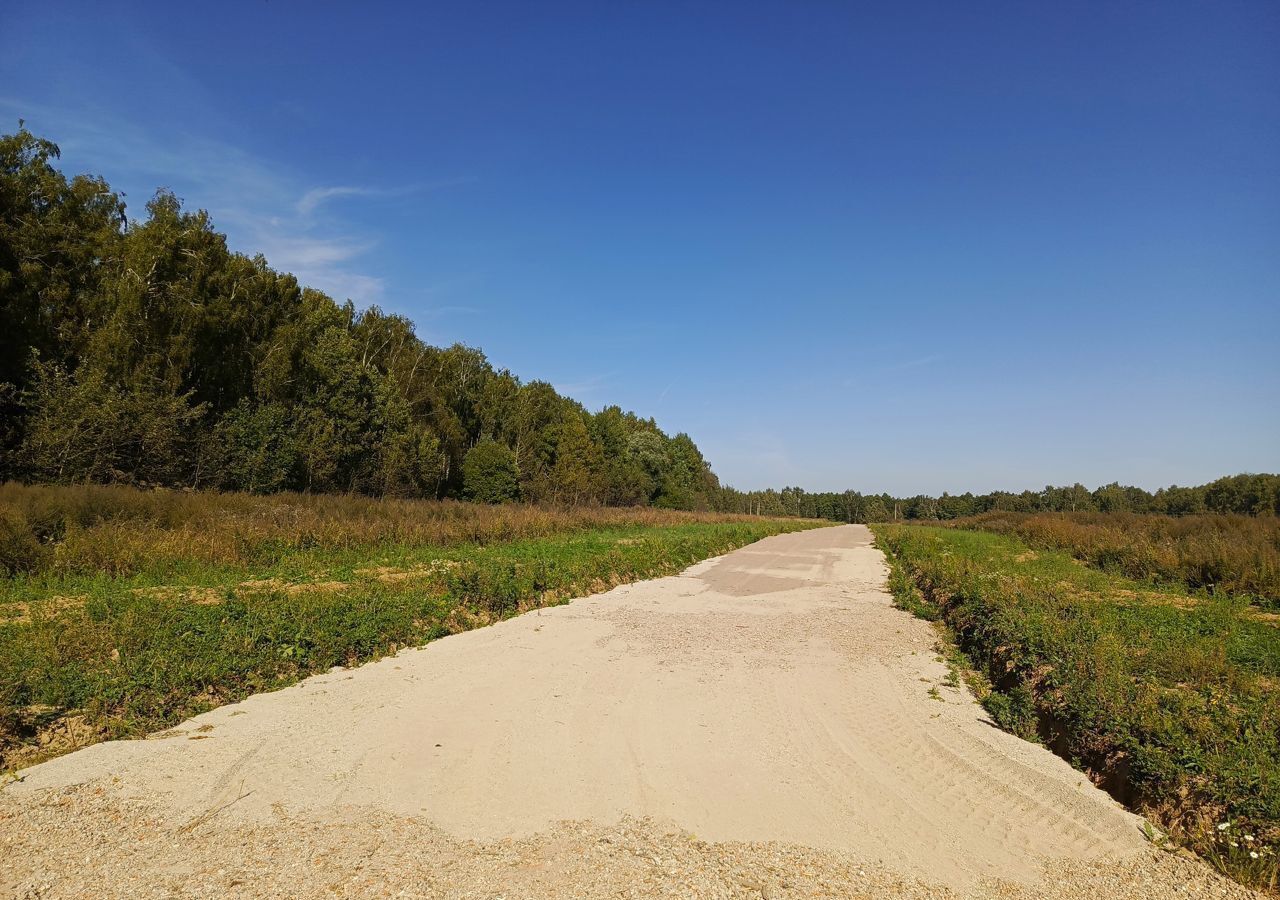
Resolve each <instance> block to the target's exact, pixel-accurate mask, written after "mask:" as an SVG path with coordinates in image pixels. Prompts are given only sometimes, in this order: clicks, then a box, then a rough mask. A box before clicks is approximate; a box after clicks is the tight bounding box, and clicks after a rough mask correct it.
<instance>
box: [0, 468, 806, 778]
mask: <svg viewBox="0 0 1280 900" xmlns="http://www.w3.org/2000/svg"><path fill="white" fill-rule="evenodd" d="M0 498H2V499H4V500H6V501H8V507H7V509H8V511H9V512H10V513H11V518H12V517H13V516H12V514H14V513H15V512H16V513H19V514H21V515H22V516H24V517H27V516H28V515H29V514H30V513H33V512H34V516H33V517H31V518H28V519H27V521H28V522H30V521H31V520H32V518H34V519H35V520H36V521H38V522H41V523H50V522H52V523H54V525H55V527H54V528H53V529H52V533H54V534H56V535H57V536H56V537H49V536H41V535H37V536H36V537H35V540H36V543H37V545H38V547H39V548H40V550H39V553H38V559H39V560H40V561H39V563H37V564H35V565H33V566H30V567H28V570H27V571H25V572H23V573H21V574H16V575H10V576H9V577H8V578H4V579H0V768H8V767H14V766H20V765H28V764H30V763H33V762H36V761H38V760H40V759H42V758H47V757H49V756H53V755H57V754H59V753H62V752H67V751H69V750H74V749H76V748H77V747H80V746H84V745H86V744H88V743H93V742H96V741H99V740H104V739H109V738H118V737H137V736H140V735H144V734H147V733H149V732H153V731H156V730H159V729H162V728H165V727H168V726H170V725H172V724H174V723H176V722H179V721H181V720H183V719H185V718H187V717H189V716H191V715H194V714H197V713H199V712H203V711H205V710H208V709H211V708H213V707H215V706H218V705H221V704H223V703H227V702H230V701H234V700H238V699H241V698H243V697H245V696H248V695H249V694H252V693H255V692H258V691H263V690H272V689H275V688H278V687H282V686H284V685H287V684H291V683H293V682H295V681H297V680H298V679H300V678H303V677H305V676H307V675H310V674H313V673H316V672H322V671H325V670H327V669H329V668H332V667H333V666H337V665H348V666H349V665H355V664H358V663H361V662H364V661H367V660H371V659H375V658H377V657H379V656H382V655H385V654H388V653H394V652H396V651H397V650H399V649H401V648H403V647H407V646H414V645H418V644H422V643H425V642H427V641H430V640H432V639H434V638H437V637H441V636H443V635H446V634H450V633H453V632H456V631H463V630H466V629H468V628H474V627H477V626H482V625H486V624H489V623H491V622H495V621H498V620H500V619H503V618H506V617H509V616H512V615H515V614H517V613H519V612H522V611H524V610H527V609H532V608H535V607H539V606H546V605H552V604H556V603H561V602H564V600H565V599H567V598H570V597H573V596H581V595H583V594H587V593H591V592H593V591H598V590H602V589H606V588H609V587H612V586H614V585H617V584H621V583H624V582H629V581H634V580H637V579H643V578H653V577H657V576H661V575H667V574H672V573H674V572H677V571H680V570H681V569H683V568H685V567H687V566H688V565H690V564H692V563H694V562H696V561H698V560H701V559H705V558H707V557H710V556H716V555H719V554H721V553H726V552H728V551H730V550H733V549H735V548H737V547H741V546H743V545H745V544H749V543H751V542H753V541H756V540H759V539H760V538H763V537H766V536H768V535H771V534H778V533H780V532H786V531H796V530H800V529H805V528H812V527H814V526H816V525H819V524H821V523H818V522H813V521H801V520H795V519H786V520H769V519H759V518H749V517H744V516H725V515H715V514H696V513H685V512H676V511H669V510H651V509H640V510H630V511H624V510H607V509H576V510H566V509H550V508H547V509H543V508H538V507H487V506H474V505H470V504H460V503H439V502H430V501H401V502H392V501H375V500H369V499H365V498H350V497H346V498H343V497H323V498H319V497H306V496H297V495H278V496H274V497H270V498H262V497H251V496H245V495H217V494H181V493H147V492H142V491H137V490H132V489H126V488H38V489H37V488H23V487H18V486H12V485H11V486H6V487H4V488H3V489H0ZM33 533H34V531H33ZM100 538H102V539H101V540H100ZM69 548H70V549H69ZM93 548H96V552H93V553H90V552H87V551H89V550H91V549H93ZM82 551H84V552H82Z"/></svg>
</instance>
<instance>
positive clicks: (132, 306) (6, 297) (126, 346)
mask: <svg viewBox="0 0 1280 900" xmlns="http://www.w3.org/2000/svg"><path fill="white" fill-rule="evenodd" d="M57 160H58V148H57V146H56V145H55V144H53V143H52V142H50V141H47V140H44V139H42V138H38V137H36V136H35V135H32V134H31V133H30V132H28V131H26V130H25V129H24V128H21V127H20V128H19V130H18V132H17V133H16V134H12V135H8V136H0V300H2V301H3V302H2V304H0V478H11V479H12V478H17V479H23V480H28V481H47V482H56V483H61V484H76V483H88V482H94V483H122V484H140V485H141V484H146V485H160V486H165V487H171V488H221V489H224V490H234V491H247V492H250V493H274V492H277V491H310V492H328V493H350V492H355V493H361V494H366V495H371V496H390V497H413V498H434V499H439V498H446V497H453V498H456V497H461V496H464V495H465V494H466V493H467V487H466V484H465V479H466V474H465V466H464V461H465V459H466V458H467V455H468V454H469V453H470V452H471V451H472V450H473V448H475V447H477V446H479V445H480V444H481V443H482V442H486V441H488V442H492V443H496V444H498V445H501V446H502V447H505V448H506V449H507V451H509V453H510V454H512V455H514V457H515V460H516V471H517V473H518V475H517V482H518V483H517V491H516V492H512V491H510V490H507V489H506V488H503V490H501V491H500V492H499V493H500V494H501V496H502V497H503V498H510V497H513V496H517V495H518V496H521V497H523V498H525V499H528V500H534V501H559V502H569V503H609V504H617V505H638V504H651V503H655V502H660V503H661V505H663V506H667V507H672V508H679V509H705V508H708V507H709V506H710V503H711V495H712V494H713V493H714V492H715V491H716V490H718V488H719V485H718V483H717V482H716V480H715V476H714V475H712V474H711V472H710V469H709V468H708V467H706V465H705V462H704V461H703V460H702V457H701V454H700V453H698V452H697V448H696V446H694V445H693V442H692V441H691V440H689V438H688V437H686V436H684V435H676V436H675V437H670V436H668V435H667V434H665V433H664V432H663V431H662V430H661V429H659V428H658V426H657V424H656V423H655V422H654V421H653V420H652V419H641V418H640V417H638V416H636V415H634V414H633V413H627V412H623V411H622V410H620V409H619V408H617V407H609V408H606V409H604V410H602V411H600V412H598V413H591V412H588V411H587V410H586V409H584V408H583V407H582V406H581V405H580V404H578V403H576V402H575V401H573V400H571V399H569V398H567V397H562V396H560V395H559V394H558V393H557V392H556V391H555V390H554V389H553V388H552V387H551V386H550V385H549V384H546V383H544V382H537V381H534V382H529V383H523V382H521V381H520V380H519V379H518V378H516V377H515V376H513V375H512V374H511V373H509V372H506V371H501V370H496V369H494V367H493V366H492V365H490V363H489V361H488V360H487V359H485V357H484V354H482V353H481V352H480V351H478V350H475V349H473V348H470V347H465V346H462V345H455V346H452V347H448V348H439V347H432V346H429V345H427V344H425V343H423V342H422V341H421V340H420V339H419V338H418V337H417V336H416V335H415V334H414V330H413V325H412V323H410V322H409V321H408V320H407V319H405V318H403V317H401V316H394V315H388V314H386V313H384V312H382V311H381V310H380V309H378V308H377V307H369V308H367V309H363V310H357V309H356V307H355V306H354V305H353V304H352V303H351V302H350V301H347V302H346V303H342V304H339V303H336V302H334V300H332V299H330V298H329V297H327V296H325V295H324V294H322V293H320V292H318V291H314V290H311V289H308V288H305V287H302V286H300V285H299V284H298V283H297V281H296V279H294V277H293V276H292V275H288V274H286V273H280V272H276V271H274V270H273V269H271V268H270V267H269V266H268V264H267V261H266V260H265V259H263V258H262V257H261V256H258V257H254V258H250V257H247V256H245V255H243V254H239V253H235V252H232V251H231V250H230V249H229V248H228V247H227V242H226V238H225V237H224V236H223V235H222V234H220V233H219V232H217V231H216V230H214V227H213V224H212V222H211V221H210V219H209V216H208V214H207V213H205V212H203V211H196V212H190V211H188V210H184V209H183V208H182V204H181V202H180V201H179V200H178V198H176V197H175V196H173V194H171V193H168V192H166V191H160V192H158V193H157V194H156V195H155V197H154V198H153V199H152V200H151V202H150V203H148V204H147V206H146V215H145V216H144V217H142V218H132V219H130V218H127V217H126V215H125V204H124V201H123V199H122V198H121V197H120V196H119V195H118V194H115V193H113V192H112V191H111V190H110V189H109V188H108V186H107V184H106V183H105V182H104V181H103V180H102V179H100V178H91V177H87V176H78V177H75V178H70V179H68V178H67V177H66V176H65V175H63V174H62V173H61V172H60V171H59V170H58V169H57V167H56V162H57ZM633 450H634V451H635V452H633ZM486 452H488V451H486Z"/></svg>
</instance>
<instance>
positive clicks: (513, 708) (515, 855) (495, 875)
mask: <svg viewBox="0 0 1280 900" xmlns="http://www.w3.org/2000/svg"><path fill="white" fill-rule="evenodd" d="M885 574H886V569H885V565H884V560H883V557H882V555H881V554H880V553H879V551H877V550H875V549H874V548H873V547H871V546H870V534H869V533H868V531H867V530H866V529H865V528H862V527H860V526H847V527H840V528H826V529H819V530H816V531H809V532H803V533H799V534H792V535H783V536H778V537H773V538H768V539H766V540H764V541H761V542H759V543H757V544H754V545H752V546H750V547H746V548H744V549H742V550H739V551H737V552H735V553H732V554H729V555H728V556H725V557H722V558H719V559H716V560H709V561H707V562H704V563H700V564H698V565H697V566H694V567H693V568H691V569H689V570H688V571H686V572H685V573H683V574H681V575H679V576H675V577H671V578H663V579H659V580H656V581H649V582H642V583H638V584H633V585H629V586H625V587H620V588H617V589H615V590H612V591H609V592H608V593H605V594H600V595H597V596H594V597H589V598H585V599H580V600H575V601H573V602H572V603H571V604H568V605H566V606H561V607H557V608H554V609H548V610H543V611H541V612H535V613H530V614H527V615H524V616H521V617H519V618H516V619H512V620H509V621H507V622H503V623H501V624H499V625H495V626H493V627H490V628H485V629H482V630H478V631H473V632H469V633H466V634H461V635H457V636H454V637H450V638H446V639H444V640H441V641H438V642H436V643H434V644H431V645H429V646H428V647H426V648H423V649H419V650H411V651H406V652H403V653H401V654H399V655H398V656H396V657H394V658H389V659H386V660H383V661H381V662H378V663H374V664H371V665H367V666H364V667H361V668H359V669H355V670H351V671H335V672H333V673H330V674H327V675H322V676H318V677H315V678H312V679H310V680H308V681H306V682H304V683H302V684H300V685H297V686H295V687H291V688H288V689H285V690H281V691H278V692H275V693H271V694H263V695H259V696H256V697H253V698H251V699H249V700H247V701H245V702H243V703H239V704H235V705H233V706H227V707H224V708H221V709H218V710H215V711H213V712H210V713H207V714H205V715H202V716H199V717H197V718H195V719H192V720H191V721H189V722H186V723H184V724H183V725H182V726H180V727H179V728H177V729H174V730H173V731H171V732H167V733H166V734H165V735H164V736H158V737H156V738H154V739H152V740H147V741H132V742H114V743H109V744H102V745H98V746H95V747H91V748H89V749H86V750H82V751H80V752H78V753H74V754H71V755H70V756H66V757H63V758H61V759H57V760H54V761H52V762H48V763H45V764H44V765H40V766H36V767H34V768H32V769H29V770H27V771H26V773H25V775H26V777H25V779H24V780H23V781H22V782H20V783H17V784H11V785H9V786H8V787H6V788H5V789H4V790H3V791H0V842H2V843H3V846H2V847H0V890H4V891H7V892H9V893H11V894H13V895H16V896H29V897H42V898H43V897H69V896H93V897H105V896H121V897H124V896H128V897H150V896H155V897H170V896H209V897H221V896H243V897H258V896H280V897H311V896H315V897H328V896H343V897H346V896H420V897H489V898H497V897H505V898H517V897H615V896H623V897H626V896H655V897H657V896H663V897H697V896H704V897H730V896H750V897H790V896H796V897H800V896H830V897H951V896H972V897H992V896H999V897H1026V898H1031V897H1088V898H1090V900H1102V898H1112V897H1144V898H1145V897H1150V898H1164V897H1169V896H1214V897H1227V896H1230V897H1236V896H1239V897H1245V896H1249V895H1248V893H1247V892H1245V891H1243V890H1242V889H1240V888H1238V887H1235V886H1234V885H1231V884H1230V883H1228V882H1225V881H1223V880H1221V879H1219V878H1217V877H1216V876H1214V875H1213V874H1212V873H1210V872H1209V870H1208V869H1207V868H1205V867H1204V866H1203V865H1201V864H1200V863H1198V862H1195V861H1193V860H1187V859H1183V858H1178V857H1174V856H1171V855H1169V854H1166V853H1163V852H1160V851H1156V850H1153V849H1152V848H1151V847H1150V846H1149V845H1148V844H1147V843H1146V842H1145V841H1144V840H1143V838H1142V837H1141V834H1140V832H1139V825H1140V823H1139V820H1138V819H1137V818H1135V817H1134V816H1132V815H1130V814H1128V813H1126V812H1125V811H1123V810H1122V809H1121V808H1120V807H1119V806H1117V805H1116V804H1115V803H1114V802H1112V801H1111V799H1110V798H1108V797H1107V796H1106V795H1105V794H1103V793H1101V792H1100V791H1098V790H1096V789H1095V788H1094V787H1093V786H1092V785H1091V784H1090V783H1089V782H1088V781H1087V780H1086V779H1085V778H1084V777H1083V776H1082V775H1080V774H1079V773H1077V772H1075V771H1073V770H1072V769H1071V768H1070V766H1068V765H1067V764H1066V763H1065V762H1063V761H1062V760H1060V759H1058V758H1056V757H1054V756H1053V755H1051V754H1050V753H1048V752H1047V751H1045V750H1043V749H1041V748H1040V747H1037V746H1034V745H1032V744H1028V743H1025V742H1022V741H1020V740H1018V739H1016V738H1013V737H1011V736H1009V735H1007V734H1004V733H1002V732H1000V731H998V730H997V729H995V728H994V727H993V726H992V725H991V724H990V723H989V721H988V720H987V719H986V717H985V715H984V714H983V712H982V710H981V708H980V707H978V706H977V705H976V704H975V703H974V702H973V701H972V699H971V698H970V697H969V696H968V695H967V693H966V692H965V691H964V690H963V689H962V688H957V687H952V686H948V685H947V684H946V679H947V670H946V667H945V666H944V665H943V663H942V662H941V661H940V659H939V658H938V657H937V656H936V654H935V652H934V650H933V645H934V642H935V636H934V633H933V631H932V630H931V628H930V626H929V625H927V624H926V623H924V622H922V621H919V620H916V619H914V618H912V617H911V616H909V615H907V614H906V613H903V612H901V611H898V610H896V609H894V608H893V607H892V606H891V605H890V599H889V597H888V595H887V594H886V593H885V591H884V588H883V584H884V578H885Z"/></svg>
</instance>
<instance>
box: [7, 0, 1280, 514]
mask: <svg viewBox="0 0 1280 900" xmlns="http://www.w3.org/2000/svg"><path fill="white" fill-rule="evenodd" d="M0 18H2V19H3V27H0V117H3V119H4V120H7V121H6V123H5V124H4V130H6V131H9V130H12V128H13V127H14V126H15V125H16V120H17V119H18V118H19V117H22V118H25V119H26V121H27V123H28V126H29V127H30V128H32V130H34V131H35V132H37V133H38V134H42V135H44V136H48V137H51V138H53V139H54V140H56V141H58V142H59V143H60V144H61V145H62V148H63V151H64V153H63V160H64V167H65V168H66V169H68V170H69V171H77V172H78V171H91V172H95V173H100V174H102V175H104V176H105V177H106V178H107V179H108V181H109V182H110V183H111V184H112V185H113V186H114V187H116V188H117V189H121V190H124V191H125V192H126V193H127V194H128V201H129V203H130V204H131V209H132V210H133V211H134V212H135V213H141V211H142V204H143V203H144V202H145V200H146V199H147V197H148V196H149V195H150V194H151V193H152V191H153V190H154V189H155V188H156V187H157V186H160V185H164V186H168V187H171V188H172V189H173V190H175V191H176V192H177V193H178V195H179V196H181V197H183V198H185V200H186V202H187V204H188V205H190V206H193V207H204V208H207V209H209V210H210V212H211V213H212V214H213V216H214V218H215V224H216V225H217V227H219V228H220V229H222V230H225V231H226V232H227V233H228V234H229V235H230V237H231V240H232V243H233V246H235V247H237V248H238V249H243V250H246V251H250V252H255V251H262V252H264V253H265V254H266V255H267V257H268V259H269V260H270V261H271V263H272V264H273V265H275V266H276V267H277V268H282V269H286V270H290V271H294V272H296V273H298V274H299V276H300V277H301V278H302V279H303V280H304V281H306V282H308V283H311V284H313V285H315V286H317V287H320V288H322V289H325V290H327V291H329V292H330V293H332V294H334V295H335V296H337V297H338V298H340V299H341V298H345V297H350V298H352V299H353V300H355V301H356V302H357V304H359V305H367V304H370V303H377V304H379V305H381V306H382V307H384V308H386V309H389V310H393V311H396V312H400V313H404V314H406V315H408V316H410V317H411V318H412V319H413V320H414V321H415V322H416V323H417V326H418V330H419V333H420V334H421V335H422V336H423V337H425V338H426V339H428V340H430V341H432V342H434V343H442V344H443V343H452V342H454V341H462V342H465V343H467V344H471V345H474V346H479V347H481V348H482V349H484V350H485V352H486V353H487V354H488V355H489V357H490V359H491V360H493V362H494V363H495V364H496V365H499V366H503V367H507V368H510V369H511V370H512V371H514V372H515V373H517V374H518V375H520V376H521V377H523V378H525V379H533V378H543V379H546V380H549V381H551V382H552V383H554V384H555V385H556V386H557V387H559V388H560V389H561V390H562V391H564V392H566V393H568V394H569V395H571V396H574V397H576V398H577V399H579V400H581V401H582V402H583V403H584V404H586V405H587V406H588V407H590V408H592V409H595V408H598V407H600V406H603V405H606V404H609V403H618V404H620V405H622V406H623V407H625V408H629V409H634V410H635V411H636V412H638V413H640V414H641V415H645V416H649V415H652V416H654V417H656V418H657V419H658V421H659V423H660V424H661V425H662V426H663V427H664V428H666V429H667V430H668V431H670V432H675V431H687V432H688V433H689V434H690V435H692V436H693V438H694V439H695V440H696V441H697V442H698V444H699V445H700V446H701V447H702V448H703V450H704V452H706V454H707V455H708V457H709V458H710V459H711V461H712V463H713V466H714V467H715V469H716V471H717V472H718V473H719V474H720V476H721V477H722V479H723V480H725V481H726V482H728V483H731V484H734V485H735V486H738V487H743V488H755V487H763V486H769V485H773V486H781V485H783V484H799V485H802V486H805V487H808V488H812V489H842V488H845V487H851V488H856V489H859V490H863V491H880V490H888V491H891V492H896V493H916V492H939V491H942V490H951V491H964V490H974V491H983V490H990V489H993V488H1008V489H1022V488H1027V487H1030V488H1037V487H1040V486H1043V485H1044V484H1046V483H1054V484H1058V483H1070V482H1074V481H1077V480H1079V481H1082V482H1084V483H1085V484H1088V485H1090V486H1093V485H1096V484H1099V483H1102V482H1108V481H1111V480H1114V479H1119V480H1120V481H1122V482H1126V483H1134V484H1138V485H1142V486H1145V487H1156V486H1160V485H1164V484H1169V483H1173V482H1177V483H1182V484H1187V483H1198V482H1202V481H1205V480H1208V479H1210V478H1213V477H1216V476H1218V475H1221V474H1226V473H1234V472H1237V471H1277V470H1280V412H1278V410H1280V352H1278V347H1280V50H1278V48H1280V6H1277V5H1276V4H1275V3H1272V2H1259V3H1229V2H1228V3H1212V4H1210V3H1179V4H1167V3H1098V4H1091V3H1071V4H1064V3H1052V4H1051V3H1042V4H1034V3H1032V4H1028V3H1008V4H1002V3H978V4H958V3H951V2H942V3H928V2H925V3H915V4H892V3H884V4H857V3H817V2H815V3H808V4H796V3H777V4H764V3H727V2H726V3H720V4H711V3H693V4H676V3H646V4H641V3H624V2H619V3H581V4H570V3H546V4H530V3H508V4H490V3H465V4H462V3H459V4H454V5H448V6H446V5H443V4H404V5H387V4H381V3H376V2H363V3H359V4H336V3H334V4H311V3H308V4H293V3H288V2H281V0H270V2H255V3H219V4H172V3H169V4H154V5H144V4H131V3H111V4H101V3H84V4H80V3H74V2H67V3H59V4H56V5H54V4H32V3H29V4H21V5H20V6H18V5H9V7H8V8H7V9H6V11H4V12H3V13H0Z"/></svg>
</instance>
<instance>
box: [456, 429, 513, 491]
mask: <svg viewBox="0 0 1280 900" xmlns="http://www.w3.org/2000/svg"><path fill="white" fill-rule="evenodd" d="M462 484H463V492H464V493H465V494H466V496H467V497H468V498H470V499H472V500H476V501H479V502H480V503H507V502H509V501H512V500H517V499H519V497H520V470H519V468H518V467H517V465H516V455H515V453H513V452H512V450H511V448H510V447H508V446H507V445H506V444H501V443H499V442H498V441H495V440H493V439H492V438H487V439H485V440H483V441H481V442H480V443H478V444H476V445H475V446H474V447H472V448H471V449H470V450H468V451H467V455H466V456H465V457H464V458H463V460H462Z"/></svg>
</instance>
